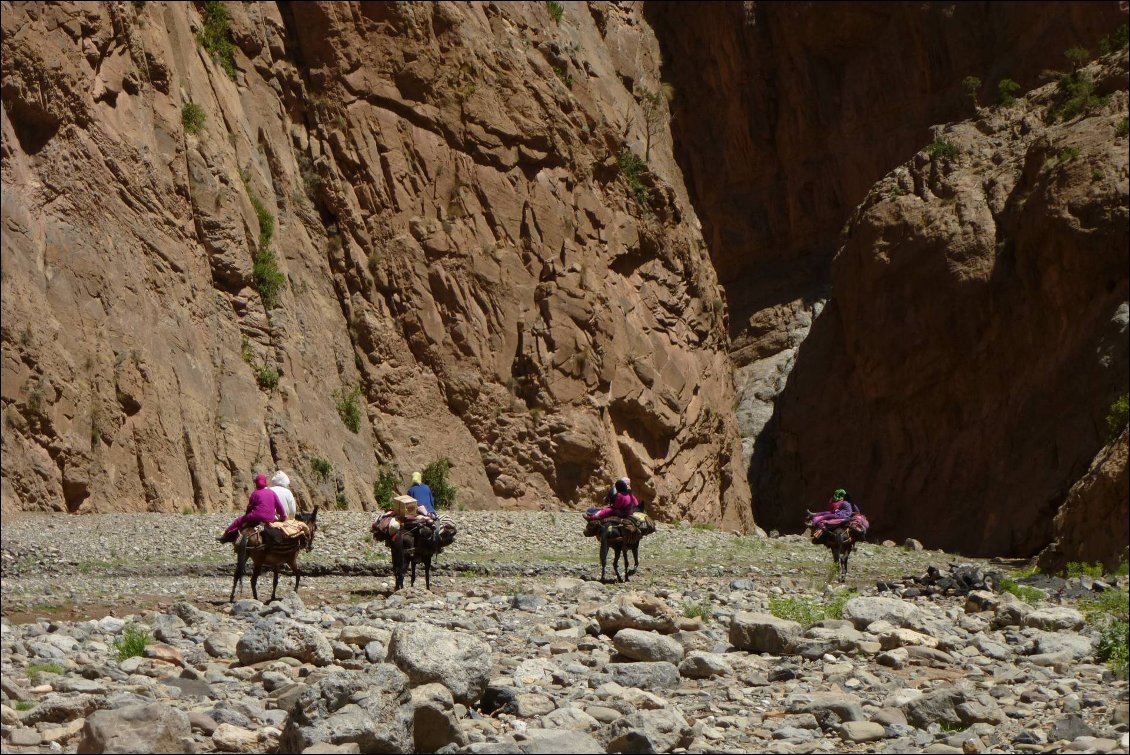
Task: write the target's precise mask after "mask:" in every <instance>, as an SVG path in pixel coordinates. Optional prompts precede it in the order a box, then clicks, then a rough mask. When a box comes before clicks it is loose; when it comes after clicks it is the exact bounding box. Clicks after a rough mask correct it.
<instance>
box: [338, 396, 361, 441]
mask: <svg viewBox="0 0 1130 755" xmlns="http://www.w3.org/2000/svg"><path fill="white" fill-rule="evenodd" d="M334 401H336V402H337V414H338V416H339V417H341V421H342V423H344V424H345V426H346V427H348V428H349V430H350V432H353V433H358V432H360V431H361V387H360V386H353V387H352V388H342V389H340V390H337V391H334Z"/></svg>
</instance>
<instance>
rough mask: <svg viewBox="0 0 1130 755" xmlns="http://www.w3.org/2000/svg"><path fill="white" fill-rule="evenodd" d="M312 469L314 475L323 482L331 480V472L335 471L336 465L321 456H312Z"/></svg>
mask: <svg viewBox="0 0 1130 755" xmlns="http://www.w3.org/2000/svg"><path fill="white" fill-rule="evenodd" d="M310 471H311V472H313V473H314V477H316V478H318V479H319V480H321V481H322V482H329V479H330V474H332V473H333V471H334V465H333V464H330V463H329V462H328V461H326V460H325V459H323V458H321V457H319V456H311V457H310Z"/></svg>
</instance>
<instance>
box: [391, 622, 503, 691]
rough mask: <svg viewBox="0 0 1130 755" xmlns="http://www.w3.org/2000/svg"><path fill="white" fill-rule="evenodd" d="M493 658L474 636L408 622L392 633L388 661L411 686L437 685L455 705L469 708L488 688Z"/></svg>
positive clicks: (483, 644)
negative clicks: (451, 698) (431, 683)
mask: <svg viewBox="0 0 1130 755" xmlns="http://www.w3.org/2000/svg"><path fill="white" fill-rule="evenodd" d="M492 658H493V656H492V654H491V649H490V645H488V644H487V643H486V642H484V641H482V640H481V639H479V638H478V637H476V636H475V635H473V634H469V633H467V632H455V631H452V630H450V629H443V628H441V627H436V626H433V625H431V624H425V623H422V622H410V623H406V624H399V625H397V627H396V629H395V630H394V631H393V633H392V639H391V640H390V641H389V646H388V657H387V660H388V661H389V662H390V663H394V664H396V666H397V667H398V668H400V669H401V670H402V671H403V672H404V673H406V674H407V675H408V678H409V679H411V681H412V684H414V685H416V684H427V683H429V682H439V683H440V684H442V685H444V686H445V687H447V688H448V689H450V690H451V694H452V696H454V698H455V700H456V702H460V703H463V704H465V705H470V704H471V703H473V702H475V701H476V700H478V699H479V697H481V696H482V694H483V692H484V691H485V690H486V688H487V684H488V682H489V681H490V669H491V663H492Z"/></svg>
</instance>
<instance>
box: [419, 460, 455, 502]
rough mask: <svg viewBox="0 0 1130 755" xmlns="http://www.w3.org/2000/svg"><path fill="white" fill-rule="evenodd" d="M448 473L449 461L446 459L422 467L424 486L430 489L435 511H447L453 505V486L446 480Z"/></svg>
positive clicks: (449, 468)
mask: <svg viewBox="0 0 1130 755" xmlns="http://www.w3.org/2000/svg"><path fill="white" fill-rule="evenodd" d="M450 471H451V461H450V460H449V459H447V458H446V457H445V458H441V459H436V460H435V461H433V462H432V463H431V464H429V465H428V466H426V467H424V473H423V475H422V477H423V478H424V484H425V485H427V486H428V487H429V488H431V489H432V500H433V501H434V502H435V507H436V508H437V509H449V508H451V507H452V506H454V505H455V494H456V490H455V486H454V485H452V484H451V482H449V481H448V479H447V474H448V472H450Z"/></svg>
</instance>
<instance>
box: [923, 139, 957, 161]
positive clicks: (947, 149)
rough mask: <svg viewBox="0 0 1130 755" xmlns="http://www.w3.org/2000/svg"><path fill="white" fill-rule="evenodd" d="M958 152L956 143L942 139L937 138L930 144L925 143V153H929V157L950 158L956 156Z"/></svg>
mask: <svg viewBox="0 0 1130 755" xmlns="http://www.w3.org/2000/svg"><path fill="white" fill-rule="evenodd" d="M960 153H961V150H959V149H958V148H957V145H955V144H951V143H950V142H947V141H945V140H944V139H938V140H937V141H934V142H931V143H930V144H928V145H926V154H928V155H930V156H931V157H950V158H952V157H957V156H958V155H959V154H960Z"/></svg>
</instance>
